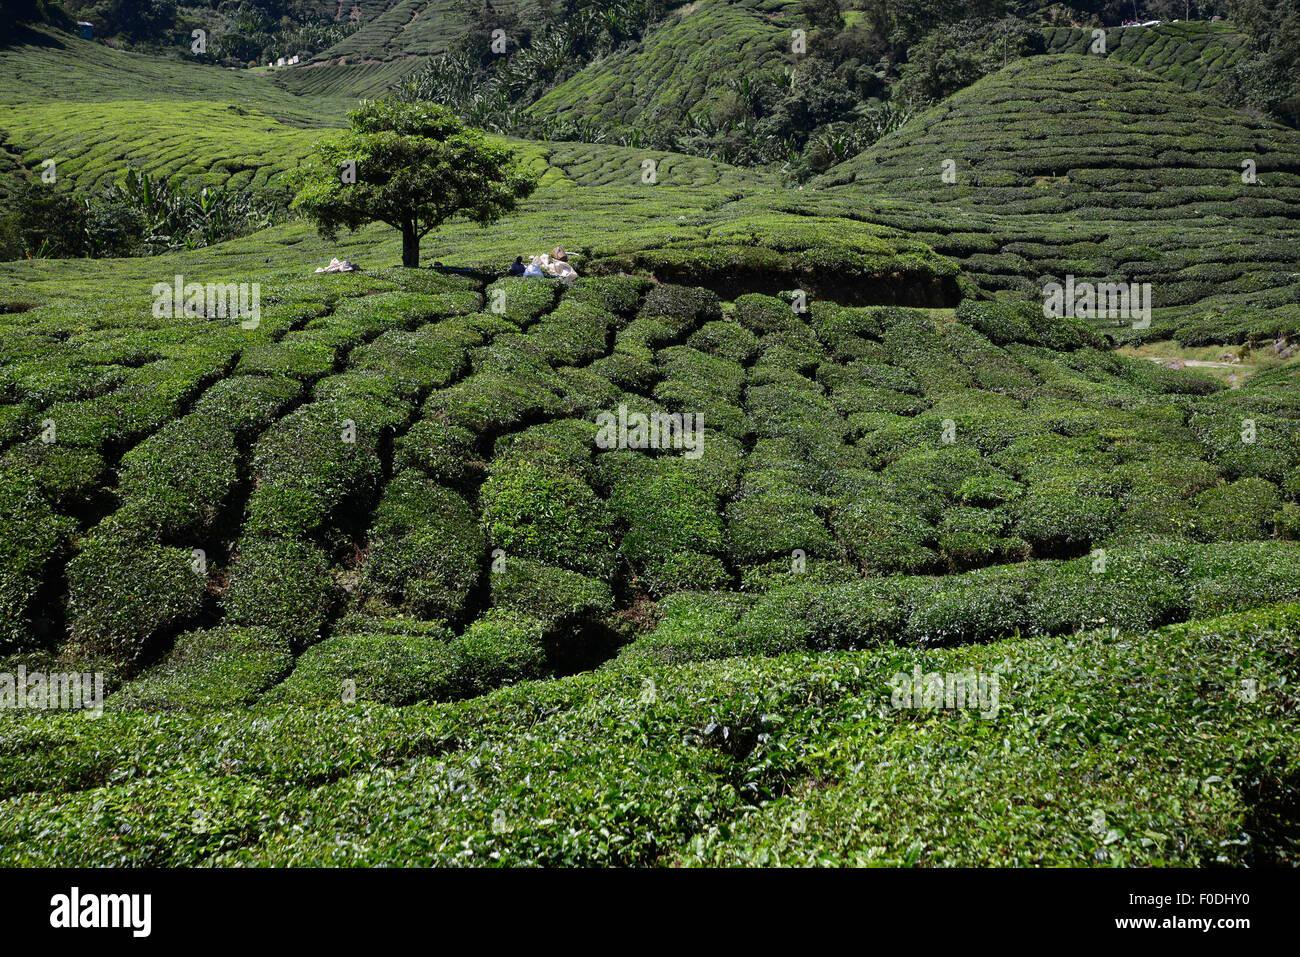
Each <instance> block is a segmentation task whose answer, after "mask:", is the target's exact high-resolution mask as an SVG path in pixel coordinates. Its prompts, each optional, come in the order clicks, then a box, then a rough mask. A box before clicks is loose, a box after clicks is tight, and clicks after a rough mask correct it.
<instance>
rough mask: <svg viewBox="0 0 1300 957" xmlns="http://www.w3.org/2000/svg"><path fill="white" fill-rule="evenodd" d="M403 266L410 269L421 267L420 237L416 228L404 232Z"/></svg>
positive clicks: (409, 228)
mask: <svg viewBox="0 0 1300 957" xmlns="http://www.w3.org/2000/svg"><path fill="white" fill-rule="evenodd" d="M402 265H403V266H405V267H406V268H408V269H415V268H417V267H418V266H419V265H420V237H419V235H418V234H417V233H416V232H415V227H414V226H410V227H408V228H406V229H403V230H402Z"/></svg>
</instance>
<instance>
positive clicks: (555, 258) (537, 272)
mask: <svg viewBox="0 0 1300 957" xmlns="http://www.w3.org/2000/svg"><path fill="white" fill-rule="evenodd" d="M568 258H569V254H568V253H567V252H566V251H565V249H564V247H563V246H556V247H555V248H554V249H552V250H551V252H550V254H549V255H547V254H546V253H542V254H541V255H540V256H529V257H528V262H527V263H526V264H525V263H524V257H523V256H516V257H515V261H514V262H513V263H511V264H510V275H512V276H535V277H537V278H539V279H545V278H550V279H563V280H564V281H565V282H573V280H575V279H577V278H578V270H576V269H574V268H573V267H572V266H570V265H569V264H568V262H567V261H566V260H567V259H568Z"/></svg>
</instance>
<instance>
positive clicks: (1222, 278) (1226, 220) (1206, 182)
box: [817, 56, 1300, 342]
mask: <svg viewBox="0 0 1300 957" xmlns="http://www.w3.org/2000/svg"><path fill="white" fill-rule="evenodd" d="M1245 159H1251V160H1254V162H1255V164H1256V170H1257V182H1256V183H1253V184H1248V183H1244V182H1242V172H1243V167H1242V165H1241V164H1242V161H1243V160H1245ZM945 160H951V161H952V162H953V164H954V167H953V168H954V171H955V179H956V182H955V183H951V184H950V183H946V182H944V181H943V178H942V172H943V168H942V164H943V162H944V161H945ZM817 185H818V186H820V187H822V195H823V196H832V197H836V199H835V200H834V201H833V202H831V203H830V204H829V205H827V204H826V203H825V202H822V201H820V200H819V202H821V206H820V207H819V208H825V209H844V210H853V211H854V213H855V215H858V216H860V217H861V218H864V219H867V220H868V221H876V222H882V223H887V224H889V225H893V226H896V227H899V228H902V229H906V230H909V231H911V232H913V233H914V235H916V236H917V238H919V239H922V240H923V241H925V242H928V243H930V244H931V245H932V246H934V248H935V249H936V250H938V251H939V252H941V253H943V254H945V255H948V256H951V257H952V258H954V259H956V260H957V261H958V262H960V263H962V264H963V265H964V266H965V267H966V268H967V269H968V270H969V271H970V272H971V274H972V276H973V277H974V278H975V279H976V281H978V282H979V283H980V284H981V285H983V286H984V287H985V288H989V289H1007V290H1016V289H1019V290H1024V291H1026V292H1029V293H1030V294H1032V295H1035V296H1036V295H1038V294H1039V290H1040V288H1041V280H1042V277H1044V276H1051V277H1056V278H1058V279H1059V278H1061V277H1064V276H1065V275H1066V274H1073V275H1075V276H1077V277H1079V278H1081V279H1082V278H1084V277H1090V278H1093V279H1098V280H1100V279H1107V278H1110V279H1116V280H1120V279H1123V280H1127V281H1134V282H1136V281H1143V282H1151V283H1152V286H1153V295H1154V301H1155V305H1156V306H1157V309H1158V311H1157V316H1156V320H1155V321H1154V322H1153V326H1152V330H1150V331H1149V335H1150V336H1157V335H1160V334H1163V335H1166V336H1167V335H1168V334H1170V333H1171V332H1176V334H1177V335H1178V337H1179V338H1183V339H1186V340H1188V341H1207V339H1206V337H1209V338H1210V339H1211V340H1213V341H1220V342H1222V341H1225V339H1226V340H1228V341H1240V340H1242V339H1244V338H1245V337H1248V336H1262V335H1266V334H1274V335H1276V334H1278V333H1281V332H1285V331H1292V332H1294V331H1296V330H1297V329H1300V314H1298V303H1300V287H1298V286H1297V281H1298V280H1300V275H1297V272H1296V262H1295V255H1294V250H1295V249H1296V248H1297V243H1298V242H1300V136H1297V134H1296V133H1294V132H1293V131H1290V130H1286V129H1283V128H1281V127H1278V126H1275V125H1273V124H1270V123H1267V122H1264V121H1261V120H1258V119H1255V118H1252V117H1250V116H1248V115H1246V114H1244V113H1241V112H1239V111H1236V110H1233V109H1231V108H1229V107H1226V106H1223V105H1221V104H1219V103H1216V102H1215V101H1214V100H1212V99H1209V98H1206V97H1202V96H1200V95H1198V94H1193V93H1188V92H1186V91H1184V90H1182V89H1180V88H1178V87H1175V86H1173V85H1172V84H1167V83H1164V82H1162V81H1156V80H1153V79H1152V78H1151V77H1150V75H1149V74H1147V73H1145V72H1142V71H1139V70H1137V69H1135V68H1133V67H1130V66H1128V65H1126V64H1120V63H1116V62H1114V61H1112V60H1102V59H1100V58H1097V57H1089V56H1059V57H1037V58H1032V59H1027V60H1023V61H1021V62H1019V63H1015V64H1012V65H1011V66H1009V67H1007V68H1006V69H1005V70H1002V71H1000V72H999V73H997V74H995V75H994V76H991V77H987V78H985V79H984V80H982V81H980V82H979V83H976V84H975V85H974V86H972V87H970V88H969V89H967V90H964V91H962V92H961V93H959V94H957V95H955V96H953V97H951V98H950V99H948V100H946V101H944V102H943V103H941V104H940V105H938V106H936V107H935V108H933V109H931V110H929V111H927V112H926V113H924V114H923V115H921V116H919V117H916V118H915V119H914V120H912V121H911V122H910V123H908V124H907V125H905V126H904V127H903V128H902V129H900V130H898V131H897V132H896V133H894V134H892V135H890V136H888V137H886V138H885V139H883V140H882V141H881V142H880V143H878V144H876V146H874V147H873V148H872V149H870V150H867V151H866V152H865V153H863V154H862V155H860V156H858V157H855V158H854V159H853V160H850V161H849V162H847V163H844V164H842V165H841V166H839V167H837V168H836V169H834V170H832V171H831V172H830V173H828V174H827V175H826V176H825V177H823V178H821V179H820V180H819V181H818V182H817ZM878 198H879V202H880V205H879V206H877V199H878ZM900 204H901V205H900Z"/></svg>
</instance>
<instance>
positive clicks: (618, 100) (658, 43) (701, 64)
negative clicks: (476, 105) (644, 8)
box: [529, 0, 808, 126]
mask: <svg viewBox="0 0 1300 957" xmlns="http://www.w3.org/2000/svg"><path fill="white" fill-rule="evenodd" d="M801 10H802V8H801V6H800V4H799V3H797V2H795V0H740V2H731V0H698V2H695V3H690V4H687V5H685V6H682V7H678V8H677V9H676V10H674V11H673V12H672V13H670V14H669V16H668V17H667V19H666V22H665V23H664V24H663V25H661V26H659V27H658V28H657V29H656V30H654V31H653V32H652V33H651V35H650V36H649V37H647V38H646V40H645V41H644V43H642V44H639V45H637V46H636V47H633V48H631V49H628V50H625V51H620V52H619V53H616V54H614V55H612V56H609V57H606V58H604V59H602V60H600V61H599V62H597V63H593V64H591V65H590V66H588V67H586V68H585V69H583V70H581V71H580V72H578V73H577V75H576V76H574V77H573V78H571V79H569V80H567V81H565V82H563V83H561V84H560V85H559V86H557V87H556V88H555V89H553V90H551V91H550V92H549V93H547V94H546V95H545V96H543V97H542V98H541V99H540V100H538V101H537V102H536V103H535V104H533V106H531V107H530V108H529V110H530V112H531V113H532V114H533V115H534V116H538V117H544V116H552V115H555V116H573V115H575V114H577V115H581V116H582V117H583V118H585V119H595V120H598V121H601V122H605V123H615V124H624V125H637V124H643V125H644V124H648V125H652V126H670V125H673V124H678V123H680V122H681V121H682V120H683V118H684V117H685V116H686V114H687V113H695V114H699V113H701V112H704V113H707V112H708V111H709V109H710V108H711V107H714V106H716V105H717V103H718V99H719V97H722V96H724V95H726V94H727V91H728V86H727V81H728V79H733V80H739V79H740V78H741V77H748V78H750V79H751V80H754V81H757V80H758V79H760V78H761V76H762V75H764V74H766V73H775V74H776V75H777V76H778V77H780V75H781V74H782V72H783V68H784V66H785V64H786V58H785V55H786V54H788V53H789V51H790V42H791V41H790V31H791V30H792V29H793V28H795V27H803V28H807V26H808V24H807V22H806V20H805V18H804V17H803V15H802V12H801Z"/></svg>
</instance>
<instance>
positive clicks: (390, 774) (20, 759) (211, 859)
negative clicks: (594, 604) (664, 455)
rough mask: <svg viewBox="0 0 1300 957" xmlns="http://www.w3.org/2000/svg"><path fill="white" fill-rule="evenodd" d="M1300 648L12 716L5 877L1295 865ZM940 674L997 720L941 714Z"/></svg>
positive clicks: (1026, 640) (1101, 650) (743, 670)
mask: <svg viewBox="0 0 1300 957" xmlns="http://www.w3.org/2000/svg"><path fill="white" fill-rule="evenodd" d="M1298 640H1300V606H1297V605H1290V606H1275V607H1272V608H1264V609H1259V610H1256V611H1252V612H1249V613H1245V614H1237V615H1232V616H1227V617H1222V618H1217V619H1212V620H1208V621H1203V622H1198V623H1196V624H1191V625H1175V626H1170V627H1167V628H1164V629H1161V630H1159V631H1151V632H1137V633H1134V634H1127V633H1120V634H1114V633H1112V632H1111V631H1109V630H1097V631H1088V632H1084V633H1081V634H1077V635H1070V636H1061V637H1051V638H1041V637H1040V638H1034V637H1019V638H1012V639H1009V640H1007V641H1003V642H999V643H997V644H992V645H970V646H965V647H961V648H955V649H917V648H909V647H886V648H879V649H874V650H868V651H859V652H841V653H834V654H809V653H797V654H790V655H786V656H784V657H781V658H777V659H764V658H750V659H739V658H737V659H731V660H728V661H722V662H705V663H701V664H696V665H683V666H679V667H676V668H672V669H664V668H657V667H646V668H640V669H630V670H607V671H598V672H594V673H589V674H584V675H579V676H576V677H572V678H567V679H562V680H558V681H545V682H524V683H521V684H519V685H515V686H513V687H511V688H507V689H502V690H499V691H496V692H493V693H492V694H489V695H487V696H485V697H482V698H477V699H474V700H473V701H468V702H461V703H454V704H443V705H435V706H432V707H416V708H398V709H393V708H389V707H385V706H377V705H371V706H364V707H362V706H358V707H353V708H324V709H314V708H299V707H277V708H258V709H254V710H240V709H237V710H233V711H230V712H228V713H226V714H223V715H222V716H221V720H219V721H214V720H211V718H210V717H209V716H205V715H202V714H190V713H185V712H174V713H170V714H162V715H158V714H149V713H142V712H132V711H111V712H106V713H105V714H104V715H103V716H102V717H100V718H98V719H97V720H89V721H88V720H86V719H85V718H84V717H83V716H79V715H66V714H64V715H59V714H50V715H41V716H39V717H33V716H27V717H14V716H13V715H12V714H5V715H3V716H0V809H2V810H3V812H4V813H3V814H0V861H2V862H3V863H4V864H6V865H60V866H114V865H133V866H189V865H216V866H221V865H249V864H262V865H277V866H292V865H316V866H325V865H344V864H363V865H384V864H389V865H404V866H423V865H452V866H455V865H486V866H492V865H516V866H518V865H552V866H559V865H579V866H599V865H639V866H647V865H650V866H653V865H659V866H680V865H700V864H703V865H718V864H769V865H770V864H786V865H827V864H855V865H863V864H881V865H964V866H975V865H1002V866H1032V865H1058V866H1059V865H1067V866H1068V865H1076V866H1077V865H1092V866H1096V865H1118V866H1153V865H1155V866H1158V865H1182V866H1209V865H1229V866H1270V865H1273V866H1275V865H1294V864H1295V863H1296V851H1295V840H1296V833H1295V823H1294V820H1292V818H1291V817H1289V816H1288V814H1287V811H1286V809H1287V808H1289V807H1291V806H1293V805H1294V802H1295V799H1296V777H1295V769H1294V763H1295V762H1294V742H1295V739H1296V733H1297V730H1300V729H1297V726H1296V708H1295V695H1294V690H1292V689H1294V686H1295V684H1296V682H1297V680H1300V674H1297V670H1296V661H1297V660H1300V658H1298V657H1297V651H1298V650H1300V648H1298V646H1297V641H1298ZM250 641H251V636H245V637H243V638H240V639H238V640H236V638H235V637H233V636H232V637H231V638H230V640H229V641H228V643H227V646H228V647H230V648H234V647H244V646H247V645H248V644H249V643H250ZM278 654H279V656H280V657H278V658H277V656H276V655H277V652H275V651H272V650H267V651H265V652H263V653H262V655H261V657H259V658H258V659H257V663H256V665H254V664H253V663H252V662H251V661H250V662H249V664H248V670H249V671H252V670H254V669H255V668H256V669H260V671H261V673H262V674H270V673H274V672H275V671H276V670H277V669H279V668H282V667H283V661H284V658H283V650H282V649H281V650H280V652H278ZM918 674H919V675H923V676H927V675H932V676H937V677H938V679H939V680H943V678H944V676H946V675H962V676H967V675H969V676H971V677H973V678H975V679H976V681H977V682H978V681H979V680H980V679H982V680H983V685H981V687H983V688H984V689H985V690H984V693H983V697H981V698H979V699H978V700H972V701H970V702H969V703H968V704H967V705H966V706H965V707H962V706H961V705H958V706H957V707H956V708H947V707H929V706H927V704H926V701H925V699H924V698H923V697H920V698H918V697H917V696H913V695H912V693H911V689H910V688H908V687H907V685H906V684H905V682H908V681H912V680H914V678H915V676H916V675H918ZM995 682H996V683H995ZM187 687H201V678H199V677H196V679H195V680H194V681H193V682H191V683H190V684H189V685H187ZM933 703H934V702H933V701H932V702H931V704H933ZM1134 728H1140V729H1141V733H1140V734H1135V733H1133V730H1132V729H1134Z"/></svg>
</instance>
